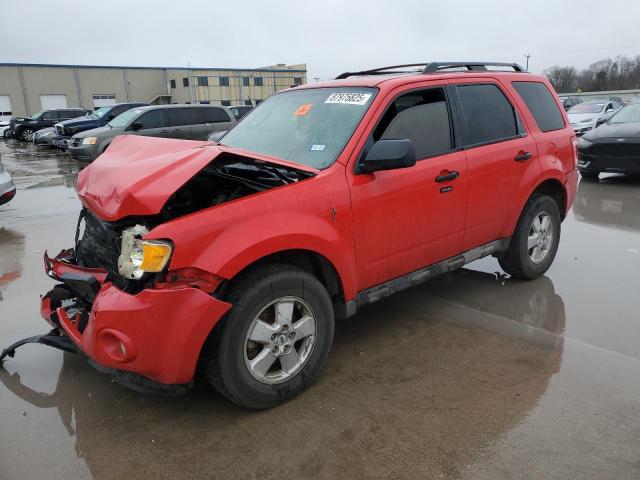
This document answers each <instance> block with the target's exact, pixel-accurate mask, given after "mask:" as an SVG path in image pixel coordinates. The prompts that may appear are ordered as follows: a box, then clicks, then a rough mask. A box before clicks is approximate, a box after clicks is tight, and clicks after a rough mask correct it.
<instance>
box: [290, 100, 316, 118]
mask: <svg viewBox="0 0 640 480" xmlns="http://www.w3.org/2000/svg"><path fill="white" fill-rule="evenodd" d="M311 107H313V103H305V104H304V105H300V106H299V107H298V109H297V110H296V111H295V112H293V114H294V115H295V116H296V117H301V116H302V115H306V114H307V113H309V110H311Z"/></svg>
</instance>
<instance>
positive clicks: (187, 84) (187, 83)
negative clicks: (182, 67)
mask: <svg viewBox="0 0 640 480" xmlns="http://www.w3.org/2000/svg"><path fill="white" fill-rule="evenodd" d="M182 86H183V87H188V86H189V77H183V78H182Z"/></svg>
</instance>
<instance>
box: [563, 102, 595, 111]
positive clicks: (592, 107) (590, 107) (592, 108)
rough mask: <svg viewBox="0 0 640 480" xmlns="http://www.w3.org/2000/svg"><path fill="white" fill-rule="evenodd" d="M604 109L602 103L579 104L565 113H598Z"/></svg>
mask: <svg viewBox="0 0 640 480" xmlns="http://www.w3.org/2000/svg"><path fill="white" fill-rule="evenodd" d="M603 108H604V103H579V104H578V105H576V106H575V107H571V108H570V109H569V111H568V112H567V113H600V112H601V111H602V109H603Z"/></svg>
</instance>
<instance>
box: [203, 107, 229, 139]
mask: <svg viewBox="0 0 640 480" xmlns="http://www.w3.org/2000/svg"><path fill="white" fill-rule="evenodd" d="M198 112H199V114H200V122H201V124H200V130H199V132H198V133H199V136H198V138H197V139H198V140H206V139H207V138H208V137H209V135H210V134H211V133H213V132H222V131H225V130H229V129H230V128H231V127H233V126H234V125H235V123H236V122H235V120H234V119H233V118H231V115H230V114H229V113H227V110H225V109H224V108H220V107H202V108H199V109H198Z"/></svg>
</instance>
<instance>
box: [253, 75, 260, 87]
mask: <svg viewBox="0 0 640 480" xmlns="http://www.w3.org/2000/svg"><path fill="white" fill-rule="evenodd" d="M253 84H254V85H255V86H256V87H261V86H262V77H255V78H254V79H253Z"/></svg>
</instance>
